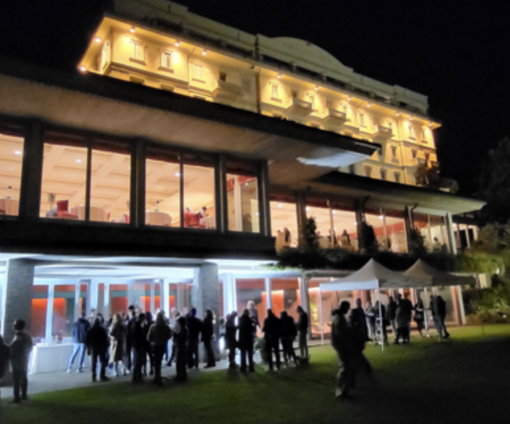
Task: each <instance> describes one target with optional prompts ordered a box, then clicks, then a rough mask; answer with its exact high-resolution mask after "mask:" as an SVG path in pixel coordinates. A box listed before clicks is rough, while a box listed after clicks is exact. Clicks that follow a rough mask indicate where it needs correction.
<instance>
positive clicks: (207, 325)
mask: <svg viewBox="0 0 510 424" xmlns="http://www.w3.org/2000/svg"><path fill="white" fill-rule="evenodd" d="M213 336H214V315H213V312H212V311H211V310H210V309H208V310H207V311H205V318H204V320H203V321H202V342H203V343H204V349H205V353H206V355H207V365H206V366H205V367H204V368H213V367H215V366H216V360H215V358H214V352H213V349H212V340H213Z"/></svg>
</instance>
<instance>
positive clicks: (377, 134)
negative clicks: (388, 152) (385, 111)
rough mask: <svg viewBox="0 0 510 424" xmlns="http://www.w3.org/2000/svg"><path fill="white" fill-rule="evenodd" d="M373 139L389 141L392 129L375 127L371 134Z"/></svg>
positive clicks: (380, 126)
mask: <svg viewBox="0 0 510 424" xmlns="http://www.w3.org/2000/svg"><path fill="white" fill-rule="evenodd" d="M373 137H374V138H379V139H390V138H391V137H393V129H392V128H391V127H385V126H383V125H376V126H375V129H374V133H373Z"/></svg>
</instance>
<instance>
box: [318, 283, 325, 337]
mask: <svg viewBox="0 0 510 424" xmlns="http://www.w3.org/2000/svg"><path fill="white" fill-rule="evenodd" d="M319 313H320V314H321V344H322V346H324V319H323V317H322V291H321V290H320V289H319Z"/></svg>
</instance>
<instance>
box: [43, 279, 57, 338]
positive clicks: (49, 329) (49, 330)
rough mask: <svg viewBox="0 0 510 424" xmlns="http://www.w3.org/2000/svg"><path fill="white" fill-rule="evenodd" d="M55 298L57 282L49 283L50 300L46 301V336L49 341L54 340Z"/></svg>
mask: <svg viewBox="0 0 510 424" xmlns="http://www.w3.org/2000/svg"><path fill="white" fill-rule="evenodd" d="M54 299H55V284H53V283H52V284H49V285H48V302H47V303H46V332H45V333H44V338H45V339H46V342H47V343H51V341H52V340H53V300H54Z"/></svg>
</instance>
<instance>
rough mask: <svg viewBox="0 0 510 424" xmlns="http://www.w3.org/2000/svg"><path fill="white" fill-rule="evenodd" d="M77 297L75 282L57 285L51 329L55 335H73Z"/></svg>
mask: <svg viewBox="0 0 510 424" xmlns="http://www.w3.org/2000/svg"><path fill="white" fill-rule="evenodd" d="M75 297H76V288H75V286H74V284H69V285H56V286H55V292H54V299H53V323H52V330H51V334H52V335H53V336H58V337H69V336H71V332H72V328H73V322H74V316H75V310H74V309H75ZM77 315H78V314H77Z"/></svg>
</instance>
